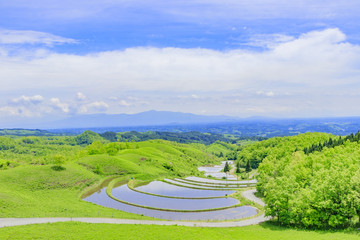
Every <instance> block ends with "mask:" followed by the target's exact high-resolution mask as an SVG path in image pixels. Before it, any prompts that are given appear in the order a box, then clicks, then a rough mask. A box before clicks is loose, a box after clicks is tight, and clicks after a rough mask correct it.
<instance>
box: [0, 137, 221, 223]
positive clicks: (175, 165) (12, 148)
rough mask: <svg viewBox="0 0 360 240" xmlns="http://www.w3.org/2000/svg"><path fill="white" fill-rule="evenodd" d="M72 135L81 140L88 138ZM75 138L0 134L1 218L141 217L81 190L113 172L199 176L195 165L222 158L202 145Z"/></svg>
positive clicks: (158, 141) (131, 174)
mask: <svg viewBox="0 0 360 240" xmlns="http://www.w3.org/2000/svg"><path fill="white" fill-rule="evenodd" d="M91 137H94V136H91ZM74 138H75V140H78V139H80V140H81V144H83V140H84V138H79V137H74ZM95 138H96V136H95ZM73 140H74V139H71V138H70V139H69V138H68V137H55V138H46V137H25V138H16V139H11V138H7V137H1V139H0V147H1V148H0V182H1V184H0V215H1V217H33V216H36V217H46V216H48V217H51V216H73V217H75V216H104V217H109V216H110V217H111V216H114V217H121V218H140V217H141V216H138V215H135V214H130V213H125V212H121V211H117V210H112V209H108V208H104V207H101V206H97V205H95V204H91V203H88V202H84V201H82V200H81V199H80V195H81V194H82V192H83V191H84V189H86V188H88V187H89V186H90V185H93V184H95V183H100V182H101V181H102V180H104V179H106V178H107V177H108V176H112V175H117V176H123V177H124V178H129V177H130V176H136V177H139V178H143V179H146V180H152V179H156V178H162V177H165V176H166V177H169V176H185V175H196V174H198V173H197V166H200V165H203V164H207V163H215V162H218V160H217V159H216V158H214V157H213V156H211V155H209V154H207V153H204V152H202V151H200V150H198V149H195V148H192V147H190V146H188V145H184V144H178V143H173V142H168V141H164V140H152V141H146V142H139V143H104V144H103V143H101V142H93V143H92V144H90V145H87V146H85V145H83V146H79V145H73V144H74V141H73ZM85 140H86V139H85ZM75 142H76V141H75Z"/></svg>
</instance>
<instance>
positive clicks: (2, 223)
mask: <svg viewBox="0 0 360 240" xmlns="http://www.w3.org/2000/svg"><path fill="white" fill-rule="evenodd" d="M255 192H256V190H248V191H244V192H243V196H244V197H246V198H248V199H249V200H251V201H254V202H256V203H258V204H261V205H263V206H264V205H265V204H264V202H262V201H261V199H260V198H257V197H256V196H255V195H254V193H255ZM267 220H269V218H268V217H264V215H260V216H258V217H254V218H251V219H246V220H242V221H233V222H188V221H187V222H185V221H154V220H132V219H116V218H0V228H2V227H10V226H18V225H28V224H40V223H54V222H69V221H76V222H86V223H110V224H144V225H164V226H169V225H178V226H188V227H243V226H249V225H255V224H259V223H261V222H265V221H267Z"/></svg>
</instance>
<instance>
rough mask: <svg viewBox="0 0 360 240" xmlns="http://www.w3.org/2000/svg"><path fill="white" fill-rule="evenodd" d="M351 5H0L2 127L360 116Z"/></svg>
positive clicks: (259, 1) (87, 1) (89, 0)
mask: <svg viewBox="0 0 360 240" xmlns="http://www.w3.org/2000/svg"><path fill="white" fill-rule="evenodd" d="M359 29H360V2H359V1H357V0H343V1H334V0H331V1H330V0H319V1H313V0H294V1H285V0H242V1H238V0H224V1H218V0H192V1H179V0H172V1H164V0H149V1H138V0H77V1H72V0H62V1H58V0H57V1H55V0H32V1H28V0H11V1H8V0H0V83H1V87H0V127H21V126H22V125H24V124H25V123H28V122H41V121H52V120H56V119H62V118H67V117H71V116H75V115H82V114H94V113H107V114H120V113H129V114H131V113H138V112H142V111H148V110H158V111H176V112H187V113H195V114H202V115H228V116H236V117H244V118H245V117H251V116H266V117H281V118H295V117H337V116H359V115H360V104H358V103H360V91H359V90H360V30H359Z"/></svg>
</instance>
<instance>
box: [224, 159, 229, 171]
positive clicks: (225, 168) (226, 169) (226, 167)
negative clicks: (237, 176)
mask: <svg viewBox="0 0 360 240" xmlns="http://www.w3.org/2000/svg"><path fill="white" fill-rule="evenodd" d="M229 171H230V165H229V164H228V162H227V161H226V162H225V167H224V172H229Z"/></svg>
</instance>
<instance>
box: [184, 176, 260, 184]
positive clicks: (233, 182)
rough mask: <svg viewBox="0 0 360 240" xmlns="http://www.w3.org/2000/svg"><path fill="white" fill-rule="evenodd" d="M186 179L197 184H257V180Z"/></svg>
mask: <svg viewBox="0 0 360 240" xmlns="http://www.w3.org/2000/svg"><path fill="white" fill-rule="evenodd" d="M185 179H188V180H192V181H195V182H203V183H217V184H256V183H257V180H255V179H253V180H243V181H236V180H229V181H226V180H215V179H209V178H201V177H187V178H185Z"/></svg>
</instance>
